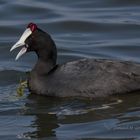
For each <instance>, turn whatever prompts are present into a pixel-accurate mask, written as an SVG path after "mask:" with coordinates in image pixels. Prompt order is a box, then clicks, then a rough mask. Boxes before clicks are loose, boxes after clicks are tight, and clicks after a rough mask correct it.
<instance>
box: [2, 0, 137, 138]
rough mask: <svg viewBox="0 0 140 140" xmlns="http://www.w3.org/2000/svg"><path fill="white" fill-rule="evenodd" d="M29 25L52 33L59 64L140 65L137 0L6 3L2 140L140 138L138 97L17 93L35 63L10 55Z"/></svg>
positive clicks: (23, 0)
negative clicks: (93, 60) (96, 60)
mask: <svg viewBox="0 0 140 140" xmlns="http://www.w3.org/2000/svg"><path fill="white" fill-rule="evenodd" d="M29 22H35V23H37V24H38V25H39V27H40V28H42V29H44V30H46V31H48V32H49V33H50V34H51V36H52V37H53V39H54V40H55V42H56V45H57V48H58V63H64V62H67V61H71V60H76V59H79V58H85V57H86V58H91V57H92V58H108V59H119V60H129V61H134V62H140V55H139V54H140V1H139V0H133V1H131V0H123V1H122V0H76V1H74V0H73V1H65V0H59V1H58V0H48V1H44V0H40V1H37V0H30V1H29V0H11V1H9V0H1V1H0V139H2V140H16V139H33V140H34V139H41V140H46V139H47V140H65V139H68V140H96V139H98V140H102V139H106V140H108V139H113V140H116V139H123V140H124V139H127V140H128V139H129V140H132V139H135V140H139V139H140V102H139V97H140V96H139V95H138V94H136V93H134V94H131V95H124V96H117V97H108V98H105V99H97V100H78V99H54V98H45V97H40V96H35V95H29V92H28V90H25V93H24V95H23V96H22V97H19V96H18V95H17V93H16V88H17V86H18V83H19V81H20V79H26V78H25V77H26V74H25V72H26V71H29V70H30V69H31V68H32V66H33V65H34V63H35V61H36V56H35V55H34V54H26V55H25V56H24V57H22V58H21V59H20V60H19V61H16V62H15V61H14V58H15V56H16V54H17V52H18V50H17V51H14V52H13V53H9V49H10V47H11V46H12V45H13V44H14V43H15V42H16V41H17V39H18V38H19V36H20V35H21V34H22V33H23V31H24V29H25V27H26V25H27V24H28V23H29Z"/></svg>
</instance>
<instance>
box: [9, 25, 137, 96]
mask: <svg viewBox="0 0 140 140" xmlns="http://www.w3.org/2000/svg"><path fill="white" fill-rule="evenodd" d="M17 47H22V49H21V51H20V52H19V53H18V55H17V57H16V59H18V58H19V57H20V56H21V55H23V54H24V53H26V52H30V51H34V52H35V53H36V54H37V56H38V61H37V63H36V65H35V66H34V68H33V69H32V71H31V73H30V76H29V78H28V87H29V90H30V91H31V92H32V93H35V94H42V95H47V96H57V97H73V96H77V97H103V96H107V95H111V94H125V93H129V92H133V91H137V90H140V64H135V63H132V62H122V61H115V60H103V59H98V60H97V59H80V60H78V61H72V62H68V63H66V64H63V65H56V59H57V49H56V46H55V43H54V41H53V40H52V38H51V36H50V35H49V34H48V33H46V32H44V31H42V30H41V29H39V28H38V27H37V25H36V24H34V23H30V24H29V25H28V26H27V29H26V30H25V32H24V33H23V35H22V36H21V38H20V39H19V41H18V42H17V43H16V44H15V45H14V46H13V47H12V48H11V51H12V50H13V49H15V48H17Z"/></svg>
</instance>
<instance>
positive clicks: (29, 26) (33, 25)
mask: <svg viewBox="0 0 140 140" xmlns="http://www.w3.org/2000/svg"><path fill="white" fill-rule="evenodd" d="M27 28H30V29H31V31H32V32H34V31H35V30H36V29H37V25H36V24H35V23H29V24H28V26H27Z"/></svg>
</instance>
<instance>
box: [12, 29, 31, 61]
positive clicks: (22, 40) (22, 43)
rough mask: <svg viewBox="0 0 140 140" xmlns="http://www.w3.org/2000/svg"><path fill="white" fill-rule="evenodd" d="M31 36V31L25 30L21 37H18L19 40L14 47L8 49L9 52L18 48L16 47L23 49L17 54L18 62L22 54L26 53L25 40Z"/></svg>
mask: <svg viewBox="0 0 140 140" xmlns="http://www.w3.org/2000/svg"><path fill="white" fill-rule="evenodd" d="M31 34H32V31H31V29H30V28H27V29H26V30H25V31H24V33H23V34H22V36H21V37H20V39H19V40H18V41H17V43H16V44H15V45H13V46H12V47H11V49H10V52H11V51H13V50H14V49H16V48H18V47H23V48H22V49H21V50H20V52H19V53H18V54H17V56H16V59H15V60H18V59H19V58H20V57H21V56H22V55H23V54H25V53H26V51H27V47H25V46H27V45H26V44H25V40H26V39H27V38H28V37H29V36H30V35H31Z"/></svg>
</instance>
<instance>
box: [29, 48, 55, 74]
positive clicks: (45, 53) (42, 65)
mask: <svg viewBox="0 0 140 140" xmlns="http://www.w3.org/2000/svg"><path fill="white" fill-rule="evenodd" d="M36 54H37V56H38V61H37V63H36V65H35V67H34V68H33V70H32V72H34V73H36V74H37V75H39V76H41V75H44V74H48V73H49V72H50V71H51V70H53V68H54V67H55V66H56V58H57V51H56V47H55V46H52V50H51V51H50V50H47V49H44V50H39V51H37V52H36Z"/></svg>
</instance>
